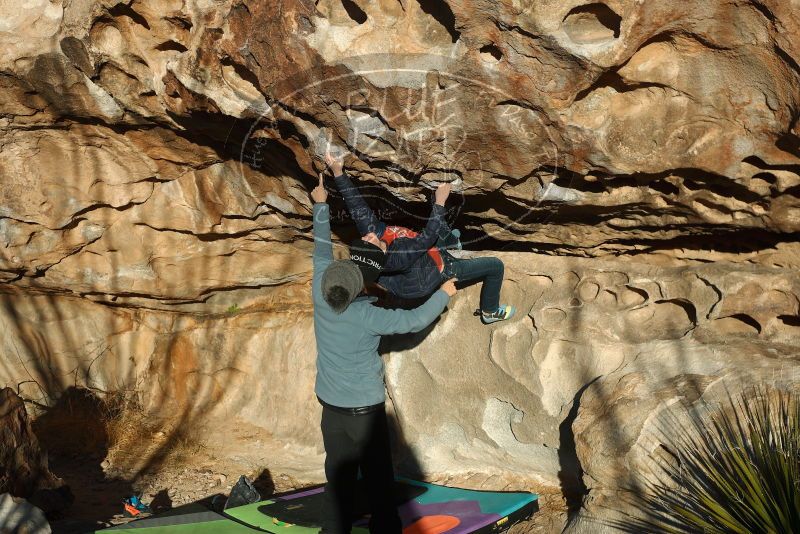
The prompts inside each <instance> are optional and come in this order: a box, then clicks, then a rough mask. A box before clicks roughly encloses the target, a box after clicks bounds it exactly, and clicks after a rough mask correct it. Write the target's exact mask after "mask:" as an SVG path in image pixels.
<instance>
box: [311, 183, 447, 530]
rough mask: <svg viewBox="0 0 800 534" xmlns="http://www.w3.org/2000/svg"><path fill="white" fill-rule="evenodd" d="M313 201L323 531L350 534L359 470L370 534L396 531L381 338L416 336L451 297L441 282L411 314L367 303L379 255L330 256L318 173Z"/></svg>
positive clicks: (369, 249) (366, 249)
mask: <svg viewBox="0 0 800 534" xmlns="http://www.w3.org/2000/svg"><path fill="white" fill-rule="evenodd" d="M311 198H312V200H313V201H314V207H313V213H314V276H313V282H312V297H313V303H314V335H315V337H316V341H317V378H316V384H315V387H314V390H315V393H316V395H317V398H318V400H319V402H320V404H322V420H321V423H320V426H321V429H322V440H323V444H324V446H325V477H326V479H327V483H326V485H325V492H324V496H325V514H324V520H323V521H324V523H323V528H322V532H323V533H325V534H341V533H349V532H350V529H351V525H352V515H353V509H354V506H355V485H356V479H357V475H358V472H359V470H360V472H361V475H362V478H363V481H364V484H365V485H366V489H367V495H368V500H369V504H370V509H371V516H370V520H369V531H370V533H372V534H400V533H401V531H402V525H401V522H400V517H399V516H398V513H397V508H396V506H395V498H394V495H393V487H394V485H393V481H394V471H393V467H392V457H391V449H390V445H389V431H388V422H387V418H386V412H385V407H384V402H385V399H386V392H385V389H384V383H383V377H384V365H383V361H382V360H381V358H380V356H379V354H378V343H379V342H380V338H381V336H382V335H388V334H403V333H409V332H418V331H420V330H423V329H424V328H425V327H426V326H428V325H429V324H430V323H432V322H433V321H434V320H435V319H436V317H438V316H439V314H441V313H442V311H443V310H444V308H445V307H446V306H447V303H448V302H449V300H450V298H451V297H452V296H454V295H455V294H456V287H455V284H454V283H453V281H451V280H450V281H445V282H444V283H443V284H440V285H441V287H440V288H439V289H438V290H437V291H435V292H434V293H433V294H432V295H431V296H430V298H429V299H428V300H427V301H426V302H425V303H424V304H423V305H421V306H419V307H418V308H416V309H414V310H388V309H384V308H379V307H377V306H375V305H374V301H375V298H374V297H368V296H366V295H365V294H364V289H365V285H369V284H370V283H372V282H374V280H376V279H377V278H378V273H379V272H380V270H381V267H382V266H383V264H384V261H385V256H386V255H385V252H384V250H383V249H382V248H381V247H380V246H378V245H375V244H373V243H367V242H364V246H363V247H362V249H361V250H359V252H358V253H359V254H360V258H359V265H356V263H355V262H354V261H353V260H337V261H334V259H333V246H332V244H331V229H330V208H329V207H328V204H327V198H328V194H327V192H326V191H325V188H324V185H323V178H322V175H320V178H319V184H318V185H317V187H315V188H314V189H313V190H312V191H311Z"/></svg>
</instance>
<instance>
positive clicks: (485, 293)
mask: <svg viewBox="0 0 800 534" xmlns="http://www.w3.org/2000/svg"><path fill="white" fill-rule="evenodd" d="M442 258H443V259H444V272H443V273H442V276H443V277H444V278H445V280H447V279H450V278H456V279H457V280H458V282H459V283H460V284H464V283H466V284H467V285H469V284H471V283H475V282H478V281H483V286H481V311H483V312H494V311H497V308H499V307H500V287H501V286H502V285H503V274H504V272H505V268H504V266H503V262H502V261H501V260H500V258H491V257H489V258H469V259H458V258H454V257H452V256H451V255H450V254H447V253H446V252H445V251H443V252H442Z"/></svg>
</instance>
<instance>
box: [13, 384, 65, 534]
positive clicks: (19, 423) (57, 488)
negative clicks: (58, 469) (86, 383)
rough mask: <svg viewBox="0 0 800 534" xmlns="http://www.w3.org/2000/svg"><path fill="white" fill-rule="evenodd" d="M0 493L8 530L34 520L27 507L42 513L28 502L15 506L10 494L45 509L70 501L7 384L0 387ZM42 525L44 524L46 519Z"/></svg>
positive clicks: (23, 406)
mask: <svg viewBox="0 0 800 534" xmlns="http://www.w3.org/2000/svg"><path fill="white" fill-rule="evenodd" d="M0 493H2V494H3V495H2V497H0V499H2V501H1V502H0V512H2V510H4V509H5V510H6V511H7V512H8V514H10V515H5V514H4V513H0V519H5V518H11V519H9V523H8V524H7V525H6V524H0V527H3V526H5V527H6V528H8V529H9V530H13V528H12V527H14V525H17V526H19V525H22V523H24V522H25V521H28V520H30V521H33V522H34V523H35V522H36V521H37V520H36V514H33V512H32V511H31V510H29V508H33V510H36V511H37V512H38V513H39V514H41V510H38V509H36V508H34V507H33V506H32V505H30V504H27V503H25V504H24V505H21V504H20V505H19V506H17V505H16V504H15V503H14V501H12V500H11V499H10V496H9V494H11V495H14V496H15V497H21V498H22V497H24V498H26V499H28V500H31V501H32V502H33V503H34V504H37V505H38V506H39V507H40V508H44V509H45V511H47V512H56V511H63V510H64V509H65V508H66V507H68V506H69V504H70V501H69V497H70V495H69V489H68V488H66V487H65V484H64V481H63V480H61V479H59V478H58V477H57V476H55V475H54V474H53V473H51V472H50V469H49V468H48V465H47V453H45V452H44V451H43V450H42V448H41V446H40V445H39V441H38V439H37V438H36V435H35V434H34V433H33V430H32V428H31V423H30V420H29V419H28V415H27V412H26V411H25V405H24V404H23V401H22V399H21V398H20V397H19V396H18V395H17V394H16V393H14V391H13V390H11V389H10V388H4V389H2V390H0ZM12 508H14V509H16V508H19V511H18V513H17V512H15V513H11V512H10V510H11V509H12ZM15 514H16V515H15ZM30 514H33V515H30ZM14 518H15V519H14ZM44 525H45V526H47V522H45V524H44ZM39 527H40V528H41V525H40V526H39ZM14 528H16V527H14ZM20 528H22V527H20ZM34 531H35V530H31V532H34Z"/></svg>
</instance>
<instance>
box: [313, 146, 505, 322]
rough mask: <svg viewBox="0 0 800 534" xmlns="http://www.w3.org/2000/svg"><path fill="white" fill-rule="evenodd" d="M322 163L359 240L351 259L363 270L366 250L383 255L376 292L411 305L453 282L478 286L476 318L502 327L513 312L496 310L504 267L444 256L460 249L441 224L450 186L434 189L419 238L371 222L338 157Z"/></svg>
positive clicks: (452, 233)
mask: <svg viewBox="0 0 800 534" xmlns="http://www.w3.org/2000/svg"><path fill="white" fill-rule="evenodd" d="M325 162H326V163H327V165H328V167H329V168H330V171H331V174H333V179H334V182H335V183H336V187H337V188H338V190H339V192H340V193H341V194H342V196H343V197H344V201H345V204H346V205H347V210H348V211H349V213H350V216H351V217H352V218H353V221H354V222H355V223H356V227H357V228H358V232H359V234H360V235H361V236H362V237H361V238H360V239H357V240H355V241H354V242H353V243H352V245H351V248H350V254H351V258H353V259H354V261H355V262H356V263H357V264H359V265H361V264H362V262H361V261H360V259H361V258H362V257H363V256H364V254H363V250H365V249H371V248H373V247H377V248H380V249H381V250H382V251H384V252H385V253H386V254H385V256H386V261H385V264H384V266H383V268H382V270H381V272H380V275H379V276H378V278H377V280H376V283H377V285H378V286H379V287H381V288H383V289H384V290H386V291H387V292H388V293H389V294H390V295H392V296H394V297H397V298H399V299H402V300H412V301H413V300H414V299H419V298H422V297H426V296H428V295H430V294H431V292H433V291H435V290H436V289H437V288H438V287H439V286H440V285H441V284H442V282H443V281H445V280H448V279H451V278H455V279H456V280H458V281H459V282H462V283H463V282H472V281H478V280H482V281H483V285H482V286H481V296H480V308H479V309H478V310H476V311H475V315H479V316H480V318H481V321H482V322H483V323H484V324H490V323H495V322H497V321H504V320H506V319H510V318H511V317H512V316H513V315H514V311H515V308H514V306H510V305H506V304H503V305H501V304H500V288H501V286H502V284H503V274H504V266H503V262H502V261H501V260H500V259H499V258H495V257H481V258H469V259H459V258H455V257H453V256H452V255H451V254H450V253H448V252H447V250H448V249H450V248H460V242H459V241H458V238H459V236H460V234H459V233H458V231H457V230H451V229H450V227H449V226H448V224H447V222H446V221H445V213H446V210H445V202H446V200H447V198H448V196H449V195H450V191H451V186H450V184H449V183H445V184H441V185H439V186H438V187H437V189H436V192H435V193H434V199H435V202H434V204H433V206H432V209H431V216H430V218H429V219H428V222H427V224H426V226H425V228H424V229H423V230H422V231H421V232H419V233H417V232H414V231H412V230H410V229H408V228H404V227H401V226H389V225H387V224H386V223H384V222H383V221H381V220H379V219H378V218H377V217H376V216H375V213H374V212H373V211H372V209H370V207H369V205H367V203H366V202H365V201H364V199H363V198H362V196H361V194H360V193H359V191H358V189H357V188H356V187H355V186H354V185H353V182H352V181H351V180H350V177H349V176H348V175H347V174H346V173H345V172H344V164H343V158H342V157H338V158H337V157H334V156H333V155H332V154H331V153H330V151H328V152H327V153H326V155H325Z"/></svg>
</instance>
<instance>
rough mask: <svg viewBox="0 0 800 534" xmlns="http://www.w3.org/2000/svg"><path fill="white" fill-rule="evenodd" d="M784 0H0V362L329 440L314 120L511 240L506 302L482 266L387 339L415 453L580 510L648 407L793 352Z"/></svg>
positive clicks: (400, 183) (43, 398) (794, 9)
mask: <svg viewBox="0 0 800 534" xmlns="http://www.w3.org/2000/svg"><path fill="white" fill-rule="evenodd" d="M798 7H800V4H798V3H797V2H796V1H795V0H790V1H786V0H761V1H755V0H753V1H749V0H748V1H743V2H730V1H727V0H711V1H707V2H688V3H687V2H684V3H676V2H667V1H664V0H651V1H648V2H633V1H626V0H602V1H600V0H598V1H593V0H570V1H567V2H557V1H554V0H546V1H539V2H527V3H526V2H512V1H510V0H503V1H491V2H489V1H483V0H400V1H398V0H318V1H315V2H312V1H311V0H281V1H279V2H277V3H276V2H255V1H250V0H214V1H209V0H125V1H122V0H72V1H71V2H68V3H62V2H58V1H54V0H30V1H28V2H26V4H25V7H24V9H21V8H20V7H19V5H18V3H17V2H12V1H10V0H0V176H2V180H3V184H2V187H0V244H2V246H0V302H1V303H2V308H1V309H0V324H2V328H3V332H4V336H3V337H2V339H0V354H2V357H3V362H4V365H3V366H2V368H0V377H2V383H3V384H6V385H12V384H13V385H14V386H16V385H17V384H19V388H20V390H21V392H22V393H23V394H24V395H25V396H26V397H27V398H30V399H34V400H37V401H39V402H42V403H50V402H53V401H54V399H55V398H57V397H58V396H59V394H60V393H61V392H62V391H64V390H65V389H66V388H68V387H70V386H74V385H86V386H90V387H92V388H95V389H96V390H98V391H107V392H113V391H120V390H132V391H136V392H138V394H139V395H140V397H141V399H142V402H143V405H144V407H145V409H146V410H148V411H150V412H152V413H153V414H158V415H161V416H164V417H171V418H174V420H175V421H177V423H176V424H177V427H175V432H176V435H177V434H178V433H179V431H180V430H181V428H182V429H188V428H192V427H193V426H194V425H197V424H200V423H201V422H203V421H213V420H215V419H217V420H219V419H221V418H225V419H231V418H238V419H241V420H242V421H246V422H248V423H250V424H254V425H257V426H260V427H263V428H267V429H270V431H271V432H273V433H274V435H275V437H276V439H278V440H283V441H285V442H287V443H292V444H293V446H294V447H297V448H298V450H301V451H305V452H306V453H307V455H308V456H309V457H315V456H318V455H319V454H320V452H321V440H320V436H319V435H318V430H317V425H316V421H317V417H318V408H317V406H316V405H315V403H314V402H313V394H312V384H313V378H314V376H313V375H314V357H315V354H314V344H313V335H312V334H313V325H312V324H311V308H310V300H309V298H308V293H309V279H310V268H311V267H310V261H309V256H310V244H309V243H310V242H309V232H310V228H311V217H310V203H309V200H308V196H307V191H308V189H309V187H310V186H311V185H312V184H313V182H314V180H315V179H316V173H317V171H319V170H321V169H322V167H323V166H322V164H321V162H320V156H321V155H322V154H323V153H324V151H325V150H326V148H329V147H330V148H331V150H333V151H335V152H342V153H347V154H349V156H348V157H347V159H346V168H347V170H348V172H349V173H350V174H351V175H352V176H353V177H354V178H355V179H357V180H358V181H360V182H361V183H362V184H363V185H365V186H369V187H367V188H365V189H364V191H365V193H367V194H369V201H370V203H371V204H372V205H373V206H375V208H376V209H377V210H378V212H379V214H380V215H381V216H382V217H385V218H387V219H391V220H393V221H396V222H398V223H403V224H407V225H410V226H415V227H418V226H421V225H422V224H423V223H424V218H425V217H426V216H427V210H428V208H427V201H426V199H425V195H426V193H425V191H426V190H425V188H424V187H422V186H424V185H426V184H430V183H431V182H435V181H453V180H456V181H457V182H458V183H459V184H460V185H459V186H458V190H459V191H458V194H456V195H454V197H456V198H455V199H454V200H453V201H452V204H451V206H452V208H451V211H450V214H449V216H450V218H451V220H452V221H453V222H454V224H455V225H456V226H457V227H459V228H461V229H463V235H464V242H465V248H466V249H468V250H470V251H471V252H470V253H471V254H494V253H496V252H497V251H506V252H501V253H500V255H501V257H502V258H503V259H504V261H506V265H507V278H508V281H507V282H506V285H505V286H504V300H507V301H509V302H511V303H513V304H515V305H517V306H518V308H519V310H520V311H519V313H518V316H517V317H516V318H515V319H514V320H513V321H511V322H509V323H503V324H500V325H496V326H493V327H483V326H481V325H480V323H479V322H477V321H476V320H475V318H473V317H472V316H471V312H472V310H473V309H474V308H475V307H477V298H478V297H477V294H478V293H477V288H471V289H468V290H466V291H465V292H463V293H462V294H461V295H459V296H458V297H457V298H456V299H455V300H454V301H453V303H452V304H451V307H450V310H449V311H448V312H447V314H446V315H445V316H444V317H443V318H442V319H441V320H440V321H439V322H438V323H437V325H436V326H435V327H434V328H433V329H431V330H430V331H427V332H425V333H423V334H420V335H418V336H411V337H410V338H404V339H390V340H387V341H386V342H385V344H384V350H385V353H386V358H387V387H388V391H389V393H390V396H391V400H392V408H393V410H394V414H395V415H396V419H397V421H398V422H399V425H400V430H401V432H400V437H401V438H402V440H403V441H405V442H406V443H407V451H406V452H408V454H407V461H408V462H410V463H414V464H415V465H416V466H417V467H419V468H421V469H422V470H424V471H426V472H428V473H438V474H445V475H448V474H456V473H482V474H483V475H485V477H484V480H486V481H487V482H486V484H488V485H490V486H491V485H492V484H493V485H494V486H498V485H500V486H502V485H506V486H507V487H512V486H513V487H524V488H528V489H530V488H534V487H538V486H559V487H564V488H567V489H569V491H571V492H573V493H574V494H575V495H577V497H571V499H573V500H574V499H578V500H580V495H581V493H583V492H584V491H585V490H591V492H590V495H591V496H592V501H591V502H588V503H587V506H588V509H589V511H591V510H592V509H594V512H597V514H599V512H598V510H600V509H601V508H602V507H603V506H605V504H606V503H609V502H613V501H614V495H615V493H614V492H616V491H618V490H619V489H620V488H621V487H622V486H623V482H624V481H626V480H629V477H630V476H632V474H635V473H636V472H638V471H639V470H640V468H641V466H642V465H644V464H646V463H647V462H648V461H649V459H651V455H653V454H656V453H657V451H658V446H657V445H655V444H656V443H657V442H658V438H657V437H652V436H651V434H652V435H655V434H654V431H655V428H656V426H657V425H656V419H657V417H655V415H654V414H658V413H661V412H662V411H664V410H666V409H667V407H668V406H671V405H672V404H674V403H675V402H676V400H679V399H688V402H689V403H690V404H691V403H693V402H695V401H698V400H699V399H704V398H706V399H712V400H713V399H714V398H716V396H717V395H719V389H720V388H721V387H722V385H723V384H728V385H730V384H735V383H739V382H740V383H741V384H747V383H751V382H753V381H757V380H763V381H773V382H775V384H776V387H784V388H789V387H796V384H797V382H798V376H797V374H798V366H799V365H800V364H798V355H799V354H800V351H798V345H800V281H799V280H798V276H797V274H796V273H797V268H798V266H799V265H800V245H798V242H797V236H798V235H799V234H800V129H799V128H800V127H799V126H798V122H797V121H798V116H799V115H800V111H799V110H800V66H799V63H798V62H800V39H798V37H799V36H800V34H799V33H798V32H800V16H798ZM331 203H332V205H333V211H334V214H335V216H336V220H335V223H336V224H335V226H334V230H335V232H336V233H337V235H338V236H339V237H340V238H342V240H346V239H347V238H348V237H350V236H351V235H352V228H351V224H350V222H349V220H348V219H347V217H346V216H344V214H343V212H342V211H341V210H342V203H341V200H340V199H339V198H338V197H337V195H335V194H332V195H331ZM341 253H343V249H342V248H341V247H337V254H341ZM778 377H779V378H778ZM737 380H738V381H739V382H736V381H737ZM731 387H734V386H731ZM649 440H651V441H652V442H651V441H649ZM642 444H646V445H642ZM654 451H655V452H654ZM501 481H503V482H501ZM509 481H510V482H509ZM537 485H538V486H537ZM487 487H488V486H487ZM603 499H605V501H604V500H603ZM578 504H580V503H578ZM597 514H596V515H597ZM576 528H580V527H576ZM587 528H588V527H587Z"/></svg>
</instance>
